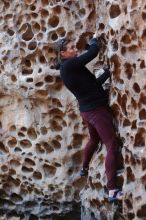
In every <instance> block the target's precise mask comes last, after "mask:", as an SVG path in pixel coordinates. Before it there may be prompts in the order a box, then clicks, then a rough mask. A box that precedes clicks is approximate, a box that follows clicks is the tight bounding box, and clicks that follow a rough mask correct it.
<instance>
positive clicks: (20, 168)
mask: <svg viewBox="0 0 146 220" xmlns="http://www.w3.org/2000/svg"><path fill="white" fill-rule="evenodd" d="M145 22H146V3H145V1H144V0H123V1H120V0H115V1H114V0H109V1H108V0H107V1H106V0H97V1H91V0H80V1H76V0H72V1H71V0H62V1H61V0H52V1H51V0H38V1H37V0H24V1H18V0H13V1H8V0H3V1H0V98H1V99H0V136H1V140H0V159H1V163H0V180H1V181H0V219H50V220H51V219H53V220H54V219H64V220H68V219H70V220H71V218H73V219H76V220H77V218H79V217H78V216H79V209H80V208H79V206H80V201H81V205H82V209H81V212H82V213H81V218H82V220H92V219H123V217H124V218H126V219H135V220H139V219H145V218H146V211H145V210H146V158H145V155H146V149H145V136H146V133H145V127H146V109H145V105H146V98H145V92H146V85H145V77H146V66H145V62H146V27H145ZM95 24H96V27H95ZM95 29H96V30H98V32H99V34H101V35H102V38H103V41H104V42H105V46H104V47H103V48H102V51H101V53H100V54H99V56H98V57H97V58H96V59H95V60H94V61H93V62H91V64H90V65H89V68H91V69H93V68H94V69H95V73H98V71H97V70H98V69H99V68H100V67H101V66H102V65H103V63H107V62H109V63H110V65H111V69H112V70H113V76H112V85H111V95H110V103H111V106H112V109H113V112H114V113H115V116H116V118H117V124H116V125H117V128H118V131H119V133H120V136H121V138H122V140H123V143H124V144H123V145H124V147H123V150H122V152H123V157H124V164H125V172H124V174H123V176H120V177H118V181H119V185H120V186H122V185H123V190H124V199H123V204H115V205H114V204H113V205H111V204H109V203H108V202H107V199H106V197H107V194H106V187H105V186H106V178H105V170H104V158H105V154H106V152H105V148H104V147H103V150H102V151H101V152H100V153H99V154H95V156H94V158H93V161H92V163H91V166H90V172H89V178H88V179H87V180H86V178H80V177H79V169H80V167H81V158H82V156H81V155H82V150H83V146H84V144H85V142H86V139H87V130H86V127H85V125H84V124H83V123H82V120H81V117H80V115H79V111H78V108H77V103H76V101H75V98H74V97H73V96H72V95H71V94H70V92H68V91H67V90H66V88H65V87H64V86H63V83H62V81H61V79H60V76H59V72H58V71H56V70H54V69H53V63H54V59H55V53H54V51H53V47H54V45H55V42H56V41H57V40H58V39H61V38H63V37H64V36H71V37H73V38H75V42H76V44H77V47H78V49H79V50H80V51H81V52H82V51H83V48H84V45H85V43H86V42H87V41H88V40H89V38H90V37H91V36H92V34H91V32H94V31H95ZM69 212H71V214H69ZM66 213H68V214H66ZM73 213H74V216H73ZM61 215H62V217H61ZM59 216H60V217H59ZM71 216H72V217H71ZM79 219H80V218H79Z"/></svg>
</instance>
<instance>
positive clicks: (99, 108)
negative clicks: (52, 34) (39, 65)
mask: <svg viewBox="0 0 146 220" xmlns="http://www.w3.org/2000/svg"><path fill="white" fill-rule="evenodd" d="M100 48H101V41H100V38H98V39H97V34H94V36H93V38H92V39H91V41H90V47H89V49H88V51H87V52H85V53H84V54H81V55H78V49H77V48H76V46H75V44H74V42H73V41H72V40H69V39H63V40H61V41H59V43H58V48H57V59H58V61H59V66H60V74H61V78H62V80H63V82H64V84H65V86H66V87H67V88H68V89H69V90H70V91H71V92H72V93H73V94H74V96H75V97H76V99H77V100H78V103H79V109H80V112H81V116H82V118H83V120H84V122H85V123H86V124H87V127H88V130H89V134H90V139H89V141H88V143H87V144H86V146H85V149H84V155H83V167H82V169H81V172H80V175H81V176H85V175H88V169H89V163H90V161H91V158H92V156H93V154H94V152H95V151H96V150H97V146H98V143H99V141H100V140H101V141H102V143H104V144H105V146H106V149H107V155H106V160H105V169H106V175H107V188H108V191H109V195H108V200H109V201H110V202H112V201H115V200H121V199H122V191H121V190H119V189H117V186H116V171H117V163H118V155H119V149H120V146H119V143H118V138H117V136H116V132H115V130H114V127H113V121H112V116H111V114H110V111H109V106H108V95H107V93H106V92H105V90H104V89H103V87H102V84H103V83H104V82H105V81H106V80H107V78H109V77H110V74H111V73H110V70H109V69H108V68H107V69H105V70H104V73H103V74H102V75H101V76H100V77H99V78H97V79H96V77H95V76H94V75H93V74H92V73H91V72H90V71H89V70H88V69H87V68H86V66H85V65H86V64H87V63H89V62H90V61H91V60H92V59H94V58H95V57H96V56H97V54H98V52H99V50H100ZM59 66H58V67H59Z"/></svg>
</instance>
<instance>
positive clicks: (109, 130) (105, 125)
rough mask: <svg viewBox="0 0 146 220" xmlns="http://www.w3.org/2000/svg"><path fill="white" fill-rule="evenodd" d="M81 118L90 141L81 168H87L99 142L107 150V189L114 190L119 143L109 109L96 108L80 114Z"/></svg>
mask: <svg viewBox="0 0 146 220" xmlns="http://www.w3.org/2000/svg"><path fill="white" fill-rule="evenodd" d="M81 116H82V118H83V120H84V122H85V123H86V124H87V126H88V129H89V134H90V139H89V141H88V143H87V145H86V146H85V149H84V155H83V167H84V168H85V167H88V166H89V162H90V160H91V158H92V156H93V154H94V152H95V151H96V149H97V147H98V143H99V141H102V143H104V144H105V146H106V149H107V155H106V160H105V170H106V175H107V188H108V189H109V190H111V189H115V188H116V170H117V162H118V154H119V142H118V138H117V136H116V132H115V130H114V126H113V118H112V115H111V113H110V112H109V108H108V107H97V108H96V109H94V110H92V111H88V112H81Z"/></svg>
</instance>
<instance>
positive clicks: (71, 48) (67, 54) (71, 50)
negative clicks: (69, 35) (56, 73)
mask: <svg viewBox="0 0 146 220" xmlns="http://www.w3.org/2000/svg"><path fill="white" fill-rule="evenodd" d="M77 55H78V49H77V48H76V46H75V44H74V43H73V42H72V41H70V42H69V43H68V44H67V45H66V50H65V51H61V56H62V58H63V59H70V58H73V57H76V56H77Z"/></svg>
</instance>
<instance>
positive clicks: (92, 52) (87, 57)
mask: <svg viewBox="0 0 146 220" xmlns="http://www.w3.org/2000/svg"><path fill="white" fill-rule="evenodd" d="M100 48H101V42H100V40H97V39H96V38H92V39H91V41H90V47H89V50H88V51H87V52H86V53H84V54H82V55H80V56H78V57H77V60H78V64H79V65H86V64H87V63H89V62H90V61H91V60H93V59H94V58H95V57H96V56H97V54H98V52H99V50H100Z"/></svg>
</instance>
